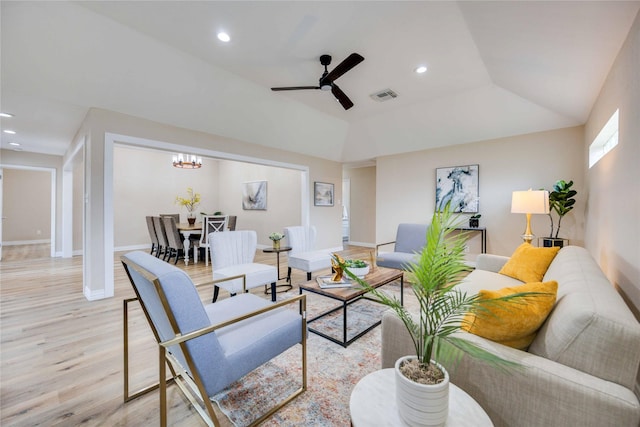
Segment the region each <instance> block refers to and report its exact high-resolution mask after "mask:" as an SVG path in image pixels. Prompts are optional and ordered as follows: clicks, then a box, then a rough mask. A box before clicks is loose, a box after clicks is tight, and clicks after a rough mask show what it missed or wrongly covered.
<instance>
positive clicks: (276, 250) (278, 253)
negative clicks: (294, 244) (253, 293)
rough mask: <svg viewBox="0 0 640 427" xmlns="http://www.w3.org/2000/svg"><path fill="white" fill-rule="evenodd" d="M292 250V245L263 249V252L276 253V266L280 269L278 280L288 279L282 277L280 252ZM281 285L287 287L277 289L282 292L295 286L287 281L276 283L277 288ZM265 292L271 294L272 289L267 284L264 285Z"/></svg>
mask: <svg viewBox="0 0 640 427" xmlns="http://www.w3.org/2000/svg"><path fill="white" fill-rule="evenodd" d="M290 250H291V247H290V246H280V247H279V248H278V249H276V248H273V247H271V248H264V249H263V250H262V252H264V253H268V254H271V253H275V254H276V268H277V269H278V280H283V279H286V277H280V252H289V251H290ZM281 287H285V288H286V289H283V290H281V291H277V292H278V293H280V292H286V291H288V290H289V289H292V288H293V285H291V283H287V284H283V285H276V288H281ZM264 293H265V294H267V295H269V294H270V293H271V289H269V288H268V287H267V285H265V286H264Z"/></svg>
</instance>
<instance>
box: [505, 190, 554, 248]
mask: <svg viewBox="0 0 640 427" xmlns="http://www.w3.org/2000/svg"><path fill="white" fill-rule="evenodd" d="M511 213H523V214H527V229H526V230H525V231H524V234H523V235H522V240H524V241H525V242H527V243H531V240H533V237H534V235H533V233H532V232H531V214H548V213H549V192H548V191H544V190H539V191H532V190H531V189H529V190H528V191H514V192H513V194H512V196H511Z"/></svg>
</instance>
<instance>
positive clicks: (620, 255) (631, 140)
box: [583, 14, 640, 318]
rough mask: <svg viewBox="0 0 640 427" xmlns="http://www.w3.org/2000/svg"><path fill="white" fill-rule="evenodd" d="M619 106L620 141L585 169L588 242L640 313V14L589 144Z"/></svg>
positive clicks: (602, 97) (588, 133) (594, 117)
mask: <svg viewBox="0 0 640 427" xmlns="http://www.w3.org/2000/svg"><path fill="white" fill-rule="evenodd" d="M616 109H619V110H620V113H619V114H620V127H619V137H618V141H619V142H618V145H617V146H616V147H615V148H614V149H613V150H612V151H611V152H609V153H608V154H607V155H606V156H605V157H604V158H602V159H601V160H600V161H599V162H598V163H597V164H596V165H594V166H593V167H592V168H591V169H587V170H586V173H585V180H586V190H587V191H588V193H589V198H588V201H587V210H586V221H587V229H586V239H585V240H586V247H587V249H588V250H589V252H591V255H592V256H593V257H594V258H595V259H596V261H598V264H600V267H601V268H602V269H603V270H604V272H605V274H606V275H607V277H608V278H609V280H611V281H612V282H613V284H614V285H616V286H617V287H618V288H619V289H620V290H621V292H622V294H623V295H625V296H626V297H627V298H628V300H630V301H631V304H633V306H634V307H635V312H636V317H638V318H640V224H639V221H638V218H640V14H639V15H638V16H636V20H635V23H634V24H633V27H632V28H631V31H630V32H629V35H628V37H627V40H626V42H625V44H624V45H623V47H622V49H621V50H620V53H619V54H618V57H617V59H616V61H615V63H614V65H613V67H612V68H611V71H610V72H609V75H608V77H607V79H606V81H605V83H604V85H603V87H602V90H601V92H600V94H599V96H598V99H597V100H596V102H595V105H594V107H593V109H592V111H591V114H590V116H589V120H588V121H587V124H586V125H585V138H584V152H585V157H584V159H583V162H585V163H586V162H587V158H586V157H587V154H586V153H588V147H589V145H590V144H591V142H592V141H593V139H594V138H595V137H596V136H597V135H598V133H599V132H600V129H601V128H602V126H604V124H605V123H606V122H607V120H609V117H611V115H612V114H613V113H614V111H615V110H616Z"/></svg>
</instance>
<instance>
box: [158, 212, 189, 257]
mask: <svg viewBox="0 0 640 427" xmlns="http://www.w3.org/2000/svg"><path fill="white" fill-rule="evenodd" d="M162 222H163V223H164V229H165V232H166V233H167V242H168V246H167V250H168V252H169V254H168V256H167V262H169V261H171V258H172V257H173V256H175V257H176V260H175V262H174V264H177V263H178V260H179V259H184V258H185V256H187V254H186V253H185V251H184V244H183V243H182V236H181V235H180V232H179V231H178V226H177V225H176V220H175V219H174V217H173V216H164V217H162Z"/></svg>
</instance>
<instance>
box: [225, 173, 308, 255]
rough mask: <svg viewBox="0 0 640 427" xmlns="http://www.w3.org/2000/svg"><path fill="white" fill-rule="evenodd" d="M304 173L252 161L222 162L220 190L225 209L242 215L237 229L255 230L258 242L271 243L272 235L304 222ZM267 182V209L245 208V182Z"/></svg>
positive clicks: (239, 216) (239, 215) (265, 244)
mask: <svg viewBox="0 0 640 427" xmlns="http://www.w3.org/2000/svg"><path fill="white" fill-rule="evenodd" d="M301 176H302V174H301V172H300V171H297V170H292V169H284V168H274V167H271V166H264V165H255V164H250V163H242V162H233V161H221V162H220V176H219V186H218V190H219V192H220V208H221V210H222V211H223V212H225V213H228V214H233V215H237V216H238V223H237V225H236V229H238V230H255V231H256V233H257V234H258V244H259V245H264V246H271V240H269V234H271V233H273V232H275V231H277V232H282V231H283V229H284V227H287V226H290V225H300V224H301V211H300V197H301V194H300V193H301V185H300V183H301V179H302V178H301ZM252 181H267V210H265V211H261V210H243V209H242V184H243V183H245V182H252Z"/></svg>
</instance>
